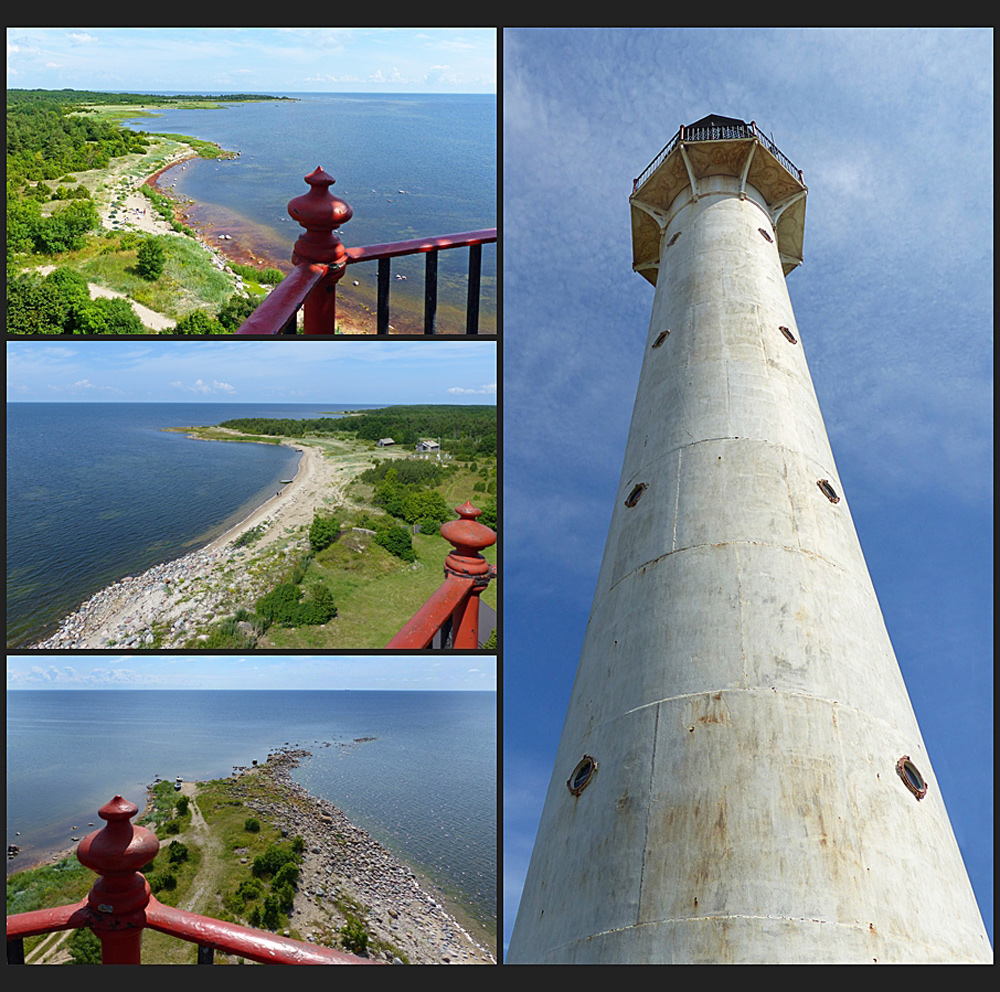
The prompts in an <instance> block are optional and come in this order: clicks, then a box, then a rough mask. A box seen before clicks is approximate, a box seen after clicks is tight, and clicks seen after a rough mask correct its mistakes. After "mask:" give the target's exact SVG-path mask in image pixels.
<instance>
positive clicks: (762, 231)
mask: <svg viewBox="0 0 1000 992" xmlns="http://www.w3.org/2000/svg"><path fill="white" fill-rule="evenodd" d="M757 230H758V231H760V233H761V234H763V235H764V239H765V240H766V241H770V242H771V243H772V244H773V243H774V238H772V237H771V235H770V234H768V233H767V231H765V230H764V228H762V227H758V228H757Z"/></svg>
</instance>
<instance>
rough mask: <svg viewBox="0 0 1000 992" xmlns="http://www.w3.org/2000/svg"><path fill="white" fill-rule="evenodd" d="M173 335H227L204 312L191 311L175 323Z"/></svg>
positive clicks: (221, 327)
mask: <svg viewBox="0 0 1000 992" xmlns="http://www.w3.org/2000/svg"><path fill="white" fill-rule="evenodd" d="M174 333H175V334H193V335H203V334H228V333H229V332H228V331H227V330H226V329H225V328H224V327H223V326H222V324H220V323H219V322H218V321H217V320H213V319H212V318H211V317H210V316H209V315H208V314H207V313H205V311H204V310H193V311H192V312H191V313H189V314H186V315H185V316H183V317H181V319H180V320H179V321H177V326H176V327H175V328H174Z"/></svg>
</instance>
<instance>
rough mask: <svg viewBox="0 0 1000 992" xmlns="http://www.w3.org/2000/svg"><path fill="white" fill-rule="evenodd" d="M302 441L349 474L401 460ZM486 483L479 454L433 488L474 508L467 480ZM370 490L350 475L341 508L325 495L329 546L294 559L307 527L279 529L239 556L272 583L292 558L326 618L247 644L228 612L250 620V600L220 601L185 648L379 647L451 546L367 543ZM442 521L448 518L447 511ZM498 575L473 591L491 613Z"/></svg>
mask: <svg viewBox="0 0 1000 992" xmlns="http://www.w3.org/2000/svg"><path fill="white" fill-rule="evenodd" d="M196 433H198V434H199V436H203V437H209V436H211V435H212V434H213V433H214V432H213V431H212V429H211V428H199V429H198V430H197V432H196ZM221 439H225V440H238V439H240V440H242V439H245V440H255V438H253V437H251V436H246V437H243V438H234V437H233V436H232V435H228V436H226V437H225V438H221ZM303 440H304V441H306V440H307V441H308V442H309V443H310V444H315V445H317V446H318V447H320V448H322V449H323V450H324V452H325V453H326V455H327V457H335V458H337V459H338V460H340V461H341V464H343V465H345V466H347V467H348V468H349V470H350V471H352V472H355V473H359V474H360V473H361V472H362V471H363V470H364V469H365V468H367V467H368V466H370V465H371V464H372V463H373V462H374V461H377V460H381V459H383V458H390V459H392V460H396V459H403V458H406V457H407V454H406V453H405V452H403V451H398V452H397V451H392V450H390V451H386V452H382V451H381V450H379V449H373V448H371V447H370V446H369V445H367V444H365V443H358V442H357V441H353V440H349V439H344V438H337V437H322V438H315V437H310V438H303ZM488 480H489V481H492V483H494V484H495V481H496V460H495V459H480V460H479V462H477V463H475V468H474V469H473V468H472V467H470V463H463V462H457V463H455V464H454V469H453V471H452V472H450V473H449V474H448V475H447V476H446V477H445V479H444V481H443V482H442V483H441V484H440V485H439V486H437V487H436V488H437V490H438V491H439V492H441V493H442V495H443V496H444V498H445V502H446V504H447V505H448V506H449V507H457V506H460V505H462V504H464V503H466V502H467V501H471V502H472V503H473V505H476V506H479V507H482V506H483V505H484V504H485V502H486V501H487V500H488V499H493V496H492V495H488V494H487V493H485V492H482V491H476V490H475V488H474V487H475V485H476V484H477V483H480V484H482V485H486V484H487V481H488ZM372 492H373V488H372V486H370V485H367V484H365V483H362V482H361V481H360V480H359V479H358V478H355V479H354V481H353V482H351V483H349V484H348V486H347V488H346V500H347V503H346V505H345V504H344V503H343V501H341V500H340V499H339V497H338V496H337V495H336V494H334V493H331V495H330V496H329V497H328V498H327V499H326V501H325V507H324V508H323V511H322V512H325V513H329V514H330V515H331V516H333V517H335V518H336V519H337V520H338V521H339V523H340V525H341V531H340V537H339V538H338V539H337V540H336V541H335V542H334V543H333V544H331V545H330V546H329V547H327V548H324V549H323V550H321V551H319V552H317V553H315V554H311V555H308V556H306V557H303V556H304V555H305V552H306V550H307V549H308V527H306V526H301V527H299V528H297V529H295V530H292V529H291V528H288V529H286V533H285V534H284V535H283V537H282V538H281V539H280V540H279V541H278V542H277V543H275V544H272V545H271V546H270V547H269V548H268V549H266V550H265V551H263V552H261V553H259V554H257V553H255V551H254V548H253V547H252V539H251V540H249V541H248V542H247V544H248V550H247V554H248V555H250V556H251V557H250V558H249V560H248V564H245V565H243V564H241V565H239V566H238V567H239V568H245V569H248V570H249V572H250V573H251V574H254V575H257V576H260V577H265V578H266V581H267V588H269V589H272V588H274V587H275V586H277V585H278V584H279V583H281V582H287V581H289V576H290V575H291V574H292V573H293V571H294V570H295V568H296V563H301V564H302V565H303V567H304V570H305V574H304V577H303V578H302V580H301V583H300V588H301V589H302V593H303V600H304V601H309V600H311V599H312V598H313V595H312V590H313V588H314V587H316V586H323V587H325V588H326V589H328V590H329V591H330V593H331V594H332V596H333V601H334V603H335V604H336V607H337V615H336V616H335V617H334V618H333V619H332V620H329V621H327V622H326V623H325V624H321V625H308V626H307V625H300V626H297V627H285V626H281V625H280V624H279V623H272V624H271V626H269V627H268V628H267V630H266V631H264V632H262V633H261V632H258V633H256V634H254V637H255V638H256V640H255V643H254V644H252V645H248V643H247V640H246V638H247V637H248V636H249V631H248V630H247V628H246V627H244V628H241V629H240V630H239V632H237V630H236V628H235V627H234V618H235V617H236V615H237V613H239V614H240V617H241V619H243V620H252V617H251V616H250V614H253V612H254V609H255V604H254V603H252V602H244V601H242V600H238V598H234V599H228V600H226V601H225V602H224V603H223V605H222V607H221V609H222V610H230V611H231V613H232V616H229V617H228V618H223V617H222V616H220V618H219V619H220V622H219V623H217V624H215V625H213V628H212V630H211V631H198V634H200V635H204V634H209V636H210V637H211V640H210V642H209V643H208V644H207V645H206V643H205V642H204V641H199V640H198V637H197V636H195V637H193V638H192V639H191V640H190V641H189V642H188V643H187V646H188V647H191V648H198V647H206V646H209V647H211V648H213V649H216V648H235V649H241V650H242V649H244V648H247V647H248V646H253V647H255V648H257V649H267V648H278V649H296V650H299V649H311V650H325V649H345V650H353V649H365V648H384V647H385V646H386V644H388V642H389V641H390V640H391V639H392V638H393V637H394V636H395V635H396V634H397V633H399V631H400V629H401V628H402V626H403V625H404V624H405V623H406V621H407V620H409V619H410V618H411V617H412V616H413V615H414V614H415V613H416V612H417V611H418V610H419V609H420V607H421V606H423V605H424V603H426V602H427V600H428V599H429V598H430V597H431V595H433V593H434V592H435V591H436V590H437V589H438V587H439V586H440V585H441V584H442V582H443V581H444V561H445V558H446V557H447V556H448V555H449V554H450V553H451V552H452V551H453V550H454V548H453V546H452V545H451V544H450V543H449V542H448V541H446V540H445V539H444V538H443V537H441V535H440V534H437V533H417V534H412V535H411V536H412V542H413V550H414V553H415V554H416V561H414V562H406V561H404V560H402V559H401V558H398V557H396V556H395V555H393V554H391V553H390V552H389V551H388V550H386V549H385V548H384V547H382V546H381V545H379V544H377V543H375V540H374V538H373V536H372V535H371V534H369V533H366V532H365V531H364V530H355V529H354V527H355V526H357V525H360V524H362V523H364V522H365V520H364V518H365V515H369V516H371V515H379V514H381V512H382V511H380V510H378V509H377V508H375V507H374V506H372V504H371V502H370V500H371V496H372ZM452 519H457V515H456V516H455V517H453V518H452ZM290 547H298V548H299V551H297V552H296V553H295V554H294V555H292V556H290V557H289V556H288V555H287V554H285V552H286V550H287V549H288V548H290ZM482 554H483V557H484V558H485V559H486V561H488V562H489V563H490V564H494V565H495V564H496V563H497V546H496V544H493V545H491V546H490V547H488V548H486V549H484V551H483V553H482ZM220 578H221V579H222V580H223V581H231V580H230V579H228V578H227V576H226V575H225V574H221V575H220ZM498 582H499V579H495V580H493V581H491V582H490V583H489V585H488V586H487V587H486V589H485V590H484V591H483V593H482V597H481V599H482V602H483V603H485V604H487V605H488V606H491V607H492V608H493V609H494V610H496V609H497V605H498V588H497V586H498ZM240 611H242V612H240ZM227 631H228V633H227Z"/></svg>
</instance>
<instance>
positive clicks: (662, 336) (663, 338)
mask: <svg viewBox="0 0 1000 992" xmlns="http://www.w3.org/2000/svg"><path fill="white" fill-rule="evenodd" d="M669 333H670V331H660V333H659V334H658V335H657V338H656V340H655V341H654V342H653V347H654V348H659V347H660V345H661V344H663V342H664V341H666V340H667V335H668V334H669Z"/></svg>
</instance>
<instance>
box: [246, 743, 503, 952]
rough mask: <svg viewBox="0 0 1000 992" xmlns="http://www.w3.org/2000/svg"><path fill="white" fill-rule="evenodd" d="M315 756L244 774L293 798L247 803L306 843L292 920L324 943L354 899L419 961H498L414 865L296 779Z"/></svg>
mask: <svg viewBox="0 0 1000 992" xmlns="http://www.w3.org/2000/svg"><path fill="white" fill-rule="evenodd" d="M310 756H311V753H310V752H309V751H305V750H283V751H279V752H277V753H275V754H271V755H269V756H268V760H267V763H266V764H264V765H261V766H259V767H257V768H253V769H247V770H245V771H243V772H242V773H241V774H240V776H239V777H241V778H242V777H244V776H254V775H266V776H267V777H268V778H269V779H270V781H271V782H273V783H274V785H275V786H277V787H278V788H279V789H280V790H281V791H283V792H286V793H287V794H288V801H287V802H274V801H264V800H259V799H256V800H255V799H250V798H248V799H247V800H246V805H247V806H248V807H249V808H251V809H253V810H254V811H255V812H258V813H260V814H261V815H262V816H264V817H266V818H267V819H268V820H269V821H270V822H271V823H272V824H274V825H275V826H277V827H280V828H281V829H284V830H287V831H288V833H289V834H292V835H299V836H301V837H302V838H303V840H304V841H305V844H306V847H305V852H304V853H305V861H304V863H303V865H302V866H301V875H300V881H299V885H298V893H299V894H298V896H297V897H296V900H295V901H296V909H295V910H294V911H293V914H292V917H291V920H290V922H291V923H292V924H293V925H294V926H296V927H297V928H298V929H299V930H300V931H301V932H302V933H303V936H304V939H306V940H309V941H315V942H317V943H319V942H321V937H322V931H323V930H324V929H325V928H327V927H329V925H330V924H331V922H332V923H333V924H334V925H336V926H339V925H341V924H342V923H343V920H336V919H333V920H331V919H330V914H331V913H332V906H331V903H332V900H333V899H334V898H335V897H336V896H338V895H341V894H346V895H347V896H349V897H350V898H351V899H353V900H355V901H356V902H359V903H361V904H362V905H363V906H365V907H366V908H367V915H366V921H365V922H366V925H367V927H368V930H369V932H370V933H371V934H372V936H373V937H374V938H375V939H376V940H379V941H382V942H386V943H389V944H392V945H393V946H395V947H398V948H399V949H400V950H402V951H403V952H404V953H405V954H406V956H407V958H408V959H409V961H410V963H411V964H496V963H497V962H496V957H495V956H494V955H493V953H491V951H490V950H489V949H488V948H486V947H484V946H482V944H480V943H478V942H477V941H476V940H475V939H474V938H473V937H472V936H471V935H470V934H469V932H468V931H467V930H466V929H465V928H464V927H463V926H462V925H461V924H459V923H458V921H457V920H455V918H454V917H453V916H452V915H451V914H450V913H449V912H448V911H447V910H446V909H445V908H444V906H443V905H442V902H441V899H440V897H435V896H434V895H432V894H430V893H429V892H428V891H427V888H428V887H429V886H427V884H426V883H421V881H420V880H419V879H418V877H417V875H416V874H415V873H414V872H413V871H412V870H411V869H410V868H408V867H407V866H406V865H404V864H402V863H401V862H400V861H399V860H398V859H396V858H395V857H394V856H393V855H392V854H391V853H390V852H389V851H387V850H386V849H385V848H384V847H382V845H381V844H379V843H378V841H376V840H375V839H374V838H373V837H372V836H371V835H370V834H369V833H368V832H367V831H365V830H363V829H362V828H360V827H357V826H355V825H354V824H353V823H351V821H350V820H348V818H347V817H346V816H345V815H344V814H343V813H342V812H341V811H340V810H339V809H337V807H336V806H334V805H333V804H332V803H330V802H328V801H326V800H325V799H317V798H316V797H315V796H312V795H311V794H310V793H309V792H307V791H306V790H305V789H303V788H302V787H301V786H300V785H298V784H297V783H295V782H293V781H292V778H291V770H292V769H293V768H295V767H297V766H298V764H299V762H300V761H301V760H302V759H303V758H307V757H310ZM236 790H237V791H238V790H239V785H238V784H237V786H236ZM248 792H249V790H248ZM387 957H391V955H387Z"/></svg>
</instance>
